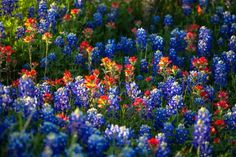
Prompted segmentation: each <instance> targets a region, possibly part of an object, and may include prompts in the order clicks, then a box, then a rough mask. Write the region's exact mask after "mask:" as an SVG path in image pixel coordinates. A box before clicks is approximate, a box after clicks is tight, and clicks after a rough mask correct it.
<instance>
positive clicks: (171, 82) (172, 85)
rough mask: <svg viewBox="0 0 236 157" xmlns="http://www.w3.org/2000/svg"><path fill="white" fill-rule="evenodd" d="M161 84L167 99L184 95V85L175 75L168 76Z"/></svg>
mask: <svg viewBox="0 0 236 157" xmlns="http://www.w3.org/2000/svg"><path fill="white" fill-rule="evenodd" d="M159 85H160V86H161V89H162V91H163V93H164V97H165V98H167V99H170V98H172V97H173V96H175V95H182V87H181V85H180V84H179V83H178V82H177V81H175V79H174V78H173V77H168V78H167V80H166V82H165V83H164V84H163V85H161V84H159Z"/></svg>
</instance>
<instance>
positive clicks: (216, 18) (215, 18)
mask: <svg viewBox="0 0 236 157" xmlns="http://www.w3.org/2000/svg"><path fill="white" fill-rule="evenodd" d="M210 22H211V23H212V24H214V25H216V24H219V22H220V17H219V16H218V15H217V14H214V15H212V16H211V19H210Z"/></svg>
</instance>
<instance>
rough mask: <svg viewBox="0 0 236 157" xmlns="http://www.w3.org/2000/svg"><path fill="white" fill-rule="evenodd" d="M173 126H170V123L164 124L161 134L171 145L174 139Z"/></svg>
mask: <svg viewBox="0 0 236 157" xmlns="http://www.w3.org/2000/svg"><path fill="white" fill-rule="evenodd" d="M174 129H175V128H174V126H173V124H171V123H170V122H166V123H164V126H163V129H162V132H163V133H164V134H165V137H166V141H167V142H168V143H171V142H172V141H173V138H174Z"/></svg>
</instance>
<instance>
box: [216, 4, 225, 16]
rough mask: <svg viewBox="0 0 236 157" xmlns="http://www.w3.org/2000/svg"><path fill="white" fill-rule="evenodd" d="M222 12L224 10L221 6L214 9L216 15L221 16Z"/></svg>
mask: <svg viewBox="0 0 236 157" xmlns="http://www.w3.org/2000/svg"><path fill="white" fill-rule="evenodd" d="M223 12H224V8H223V7H222V6H217V7H216V14H218V15H222V14H223Z"/></svg>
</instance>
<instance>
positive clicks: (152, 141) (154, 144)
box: [148, 137, 159, 147]
mask: <svg viewBox="0 0 236 157" xmlns="http://www.w3.org/2000/svg"><path fill="white" fill-rule="evenodd" d="M148 144H149V145H150V146H152V147H157V146H158V144H159V140H158V139H156V138H155V137H153V138H151V139H149V140H148Z"/></svg>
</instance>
